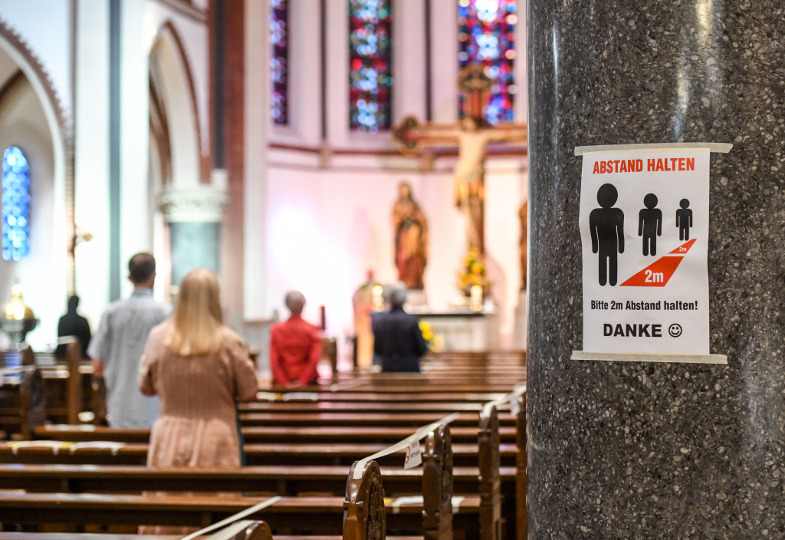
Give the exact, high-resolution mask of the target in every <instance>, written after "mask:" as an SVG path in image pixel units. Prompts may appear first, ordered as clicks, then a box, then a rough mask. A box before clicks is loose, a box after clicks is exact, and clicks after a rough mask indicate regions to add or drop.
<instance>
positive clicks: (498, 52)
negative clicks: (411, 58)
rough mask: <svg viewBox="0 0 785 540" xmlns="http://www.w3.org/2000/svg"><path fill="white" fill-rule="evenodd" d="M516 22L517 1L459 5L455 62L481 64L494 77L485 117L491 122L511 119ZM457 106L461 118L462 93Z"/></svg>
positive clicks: (486, 0)
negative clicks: (456, 58) (457, 48)
mask: <svg viewBox="0 0 785 540" xmlns="http://www.w3.org/2000/svg"><path fill="white" fill-rule="evenodd" d="M517 22H518V16H517V1H516V0H493V1H490V0H465V1H463V2H460V4H459V7H458V32H459V34H458V35H459V53H458V63H459V66H460V68H464V67H466V66H467V65H469V64H482V65H483V66H484V67H485V73H486V74H487V75H488V76H489V77H490V78H491V79H493V80H494V83H493V86H492V87H491V92H490V99H489V102H488V106H487V107H486V109H485V119H486V120H487V121H488V122H489V123H491V124H498V123H501V122H511V121H513V96H512V94H514V87H515V81H514V77H513V61H514V59H515V24H516V23H517ZM464 36H465V38H464ZM511 90H512V91H511ZM459 107H460V110H459V115H460V116H461V117H463V116H464V115H465V108H466V103H465V99H464V97H463V96H461V99H460V103H459Z"/></svg>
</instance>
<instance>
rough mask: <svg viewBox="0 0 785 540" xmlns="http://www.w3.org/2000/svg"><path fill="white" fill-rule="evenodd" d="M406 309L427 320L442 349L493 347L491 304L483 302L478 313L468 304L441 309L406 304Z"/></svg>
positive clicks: (494, 322) (495, 333) (493, 312)
mask: <svg viewBox="0 0 785 540" xmlns="http://www.w3.org/2000/svg"><path fill="white" fill-rule="evenodd" d="M407 311H408V312H409V313H411V314H412V315H415V316H416V317H418V318H419V319H420V320H423V321H427V322H428V324H429V325H430V326H431V329H432V330H433V332H434V334H436V335H438V336H440V337H441V338H442V340H443V344H442V347H441V350H442V351H461V352H475V351H487V350H489V349H494V348H496V347H497V339H498V338H497V336H498V328H497V315H496V309H495V308H494V307H493V306H488V305H486V306H484V307H483V309H482V311H479V312H476V311H472V310H470V309H469V308H468V306H466V307H464V306H454V307H450V308H449V309H445V310H443V311H435V310H428V309H427V308H417V307H407Z"/></svg>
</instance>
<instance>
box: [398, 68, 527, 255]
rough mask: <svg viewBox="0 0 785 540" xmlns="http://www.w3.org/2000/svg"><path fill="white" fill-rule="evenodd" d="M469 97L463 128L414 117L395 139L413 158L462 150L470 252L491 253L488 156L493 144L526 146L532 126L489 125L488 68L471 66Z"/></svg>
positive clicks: (458, 177)
mask: <svg viewBox="0 0 785 540" xmlns="http://www.w3.org/2000/svg"><path fill="white" fill-rule="evenodd" d="M458 87H459V88H460V89H461V91H463V92H464V93H465V94H466V97H467V105H468V107H467V116H466V117H465V118H463V119H462V120H461V121H460V122H459V123H457V124H433V123H427V124H424V125H420V123H419V121H418V120H417V119H416V118H415V117H413V116H408V117H406V118H404V119H403V121H402V122H401V123H400V124H398V125H397V126H394V127H393V132H392V133H393V139H394V140H395V141H396V143H398V145H399V146H400V148H401V151H402V152H403V153H404V154H407V155H420V154H421V153H422V151H423V150H424V149H425V148H427V147H433V146H447V145H450V146H452V145H455V144H456V143H457V145H458V162H457V163H456V165H455V173H454V174H455V189H454V192H455V204H456V206H457V207H458V208H459V209H460V210H461V212H462V213H463V214H464V215H465V216H466V225H467V236H468V243H469V248H472V247H473V248H475V249H476V250H477V251H478V252H479V253H480V254H481V255H484V254H485V234H484V227H485V209H484V202H485V184H484V177H485V157H486V152H487V148H488V143H490V142H509V141H519V142H526V140H527V131H526V124H499V125H496V126H490V125H488V124H487V123H486V122H485V120H484V117H483V109H484V107H485V104H486V103H487V98H488V91H489V90H490V87H491V80H490V79H489V78H488V76H487V75H485V72H484V71H483V68H482V66H479V65H470V66H468V67H466V68H464V69H463V70H462V71H461V73H460V75H459V77H458Z"/></svg>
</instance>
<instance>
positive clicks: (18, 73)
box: [0, 20, 74, 348]
mask: <svg viewBox="0 0 785 540" xmlns="http://www.w3.org/2000/svg"><path fill="white" fill-rule="evenodd" d="M9 146H19V147H20V148H22V150H23V151H24V153H25V154H26V156H27V158H28V160H29V164H30V197H31V203H30V209H29V212H30V213H29V217H30V254H29V256H28V257H26V258H25V259H23V260H21V261H4V263H3V264H2V265H0V301H1V300H4V299H5V297H6V296H7V295H8V292H9V291H10V287H11V285H13V284H14V283H15V282H17V283H19V284H20V285H21V286H22V289H23V292H24V300H25V302H26V303H27V304H28V305H30V306H31V307H32V308H33V309H34V310H35V312H36V316H37V318H38V319H40V321H41V322H40V326H39V328H38V329H37V330H36V331H34V332H32V333H31V334H30V336H28V340H29V341H30V343H31V345H32V346H33V347H34V348H43V347H45V346H46V345H47V344H49V342H51V341H52V339H53V338H51V336H56V335H57V334H56V325H57V319H58V317H59V311H60V307H61V306H60V304H59V303H58V302H57V301H53V299H55V300H56V299H58V298H62V299H65V297H66V296H67V293H68V291H70V290H72V287H73V283H72V279H71V276H72V275H73V274H72V270H73V261H72V260H71V259H70V257H69V251H68V246H69V239H70V238H71V237H72V235H73V163H74V162H73V150H72V137H71V131H70V123H69V121H68V118H67V115H66V113H65V111H64V108H63V106H62V104H61V103H60V101H59V99H58V96H57V94H56V92H55V90H54V87H53V85H52V82H51V80H50V78H49V76H48V74H47V73H46V71H45V69H44V68H43V66H42V64H41V63H40V61H39V60H38V58H37V57H36V56H35V55H34V54H33V53H32V51H31V50H30V48H29V47H28V46H27V44H26V43H25V42H24V41H23V40H22V39H21V38H20V37H19V35H18V34H17V33H16V32H15V31H14V30H13V29H12V28H11V27H9V26H8V25H7V24H6V23H5V22H4V21H1V20H0V147H1V148H3V149H5V148H7V147H9Z"/></svg>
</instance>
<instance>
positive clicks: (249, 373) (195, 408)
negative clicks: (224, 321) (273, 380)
mask: <svg viewBox="0 0 785 540" xmlns="http://www.w3.org/2000/svg"><path fill="white" fill-rule="evenodd" d="M169 331H170V326H169V323H168V322H167V323H163V324H160V325H158V326H156V327H155V328H153V330H152V331H151V332H150V337H149V338H148V340H147V346H146V347H145V352H144V356H142V361H141V363H140V365H139V377H138V381H139V386H140V387H141V388H143V389H145V390H148V391H150V390H152V391H154V392H155V393H156V394H157V395H158V396H159V397H160V399H161V408H160V410H159V412H158V419H157V420H156V421H155V424H154V425H153V429H152V432H151V433H150V447H149V451H148V454H147V465H148V466H149V467H238V466H240V442H239V437H238V434H237V417H236V414H237V413H236V409H235V402H236V401H240V400H243V399H249V398H252V397H253V396H254V395H255V393H256V389H257V380H256V372H255V370H254V365H253V362H252V361H251V358H250V355H249V353H248V348H247V347H246V346H245V344H244V343H243V341H242V339H241V338H240V336H238V335H237V334H236V333H235V332H234V331H233V330H231V329H229V328H227V327H223V328H222V329H221V331H220V332H221V335H220V338H221V346H220V347H219V349H218V351H217V352H215V353H211V354H209V355H200V356H180V355H179V354H175V353H173V352H172V351H170V350H169V348H168V347H167V346H166V345H165V344H164V342H165V339H166V338H167V336H168V335H169Z"/></svg>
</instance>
